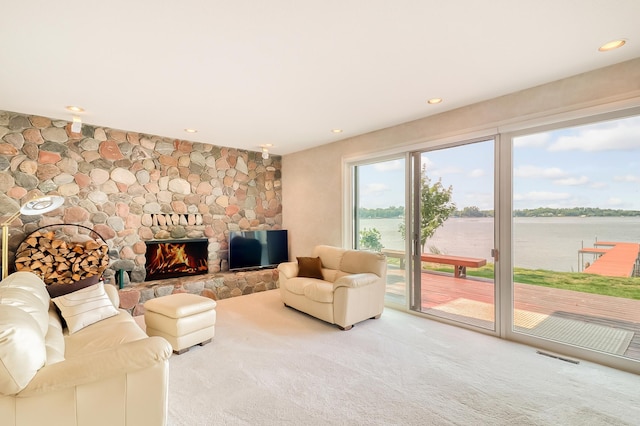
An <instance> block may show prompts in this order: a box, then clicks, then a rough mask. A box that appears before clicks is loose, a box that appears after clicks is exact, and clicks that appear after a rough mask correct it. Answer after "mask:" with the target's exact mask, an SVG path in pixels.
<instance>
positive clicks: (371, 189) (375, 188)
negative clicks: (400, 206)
mask: <svg viewBox="0 0 640 426" xmlns="http://www.w3.org/2000/svg"><path fill="white" fill-rule="evenodd" d="M389 190H390V188H389V185H387V184H384V183H370V184H367V185H365V186H364V187H363V188H362V192H363V193H364V194H366V195H371V194H380V193H383V192H388V191H389Z"/></svg>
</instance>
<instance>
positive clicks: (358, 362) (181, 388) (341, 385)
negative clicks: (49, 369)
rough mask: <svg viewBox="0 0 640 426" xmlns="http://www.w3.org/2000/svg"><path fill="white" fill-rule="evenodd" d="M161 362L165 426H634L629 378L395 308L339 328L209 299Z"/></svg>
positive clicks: (258, 302)
mask: <svg viewBox="0 0 640 426" xmlns="http://www.w3.org/2000/svg"><path fill="white" fill-rule="evenodd" d="M216 311H217V314H218V320H217V324H216V336H215V338H214V341H213V342H212V343H210V344H208V345H205V346H202V347H200V346H196V347H194V348H192V349H191V350H190V351H189V352H187V353H185V354H183V355H174V356H172V357H171V359H170V374H169V382H170V383H169V425H170V426H182V425H184V426H200V425H312V426H314V425H323V426H324V425H635V424H637V422H638V419H640V405H639V404H638V396H639V394H638V383H639V378H638V376H637V375H634V374H630V373H625V372H622V371H618V370H614V369H611V368H607V367H603V366H599V365H596V364H592V363H589V362H585V361H582V362H580V364H578V365H575V364H571V363H567V362H563V361H560V360H557V359H552V358H549V357H546V356H541V355H538V354H536V349H535V348H532V347H528V346H524V345H520V344H517V343H513V342H507V341H504V340H501V339H498V338H495V337H491V336H487V335H484V334H481V333H474V332H472V331H469V330H465V329H462V328H458V327H453V326H449V325H446V324H443V323H438V322H436V321H430V320H427V319H424V318H420V317H418V316H414V315H410V314H405V313H402V312H398V311H395V310H391V309H387V310H385V312H384V314H383V315H382V317H381V318H380V319H378V320H368V321H365V322H363V323H360V324H357V325H356V326H355V327H354V328H353V329H352V330H350V331H346V332H345V331H340V330H339V329H337V328H336V327H335V326H332V325H329V324H326V323H324V322H322V321H319V320H316V319H314V318H311V317H309V316H307V315H305V314H302V313H299V312H297V311H294V310H292V309H288V308H285V307H284V306H283V305H282V303H281V302H280V298H279V293H278V290H272V291H266V292H262V293H257V294H252V295H247V296H241V297H234V298H231V299H225V300H221V301H219V302H218V306H217V308H216Z"/></svg>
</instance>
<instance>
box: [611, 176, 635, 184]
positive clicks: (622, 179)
mask: <svg viewBox="0 0 640 426" xmlns="http://www.w3.org/2000/svg"><path fill="white" fill-rule="evenodd" d="M613 180H615V181H616V182H640V176H635V175H625V176H614V178H613Z"/></svg>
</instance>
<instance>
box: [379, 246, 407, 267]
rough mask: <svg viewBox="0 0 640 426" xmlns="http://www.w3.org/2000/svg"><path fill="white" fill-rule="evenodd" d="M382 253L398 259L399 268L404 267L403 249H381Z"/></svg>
mask: <svg viewBox="0 0 640 426" xmlns="http://www.w3.org/2000/svg"><path fill="white" fill-rule="evenodd" d="M382 254H384V255H385V256H387V257H392V258H394V259H400V269H404V251H403V250H390V249H382Z"/></svg>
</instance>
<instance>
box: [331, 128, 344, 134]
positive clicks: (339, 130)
mask: <svg viewBox="0 0 640 426" xmlns="http://www.w3.org/2000/svg"><path fill="white" fill-rule="evenodd" d="M331 131H332V132H333V133H342V129H331Z"/></svg>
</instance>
